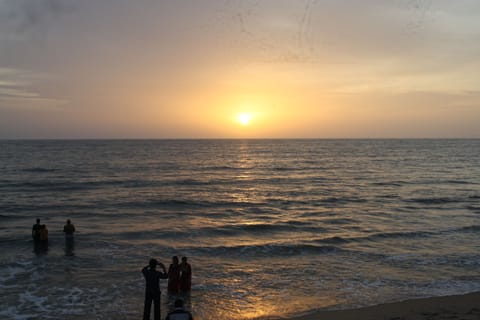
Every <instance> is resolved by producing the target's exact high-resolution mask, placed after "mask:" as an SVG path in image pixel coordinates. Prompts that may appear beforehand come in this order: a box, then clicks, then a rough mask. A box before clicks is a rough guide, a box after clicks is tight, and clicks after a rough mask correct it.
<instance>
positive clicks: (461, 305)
mask: <svg viewBox="0 0 480 320" xmlns="http://www.w3.org/2000/svg"><path fill="white" fill-rule="evenodd" d="M370 319H371V320H373V319H375V320H437V319H438V320H447V319H448V320H457V319H458V320H460V319H461V320H480V292H475V293H470V294H465V295H458V296H446V297H435V298H426V299H415V300H407V301H403V302H395V303H387V304H381V305H377V306H372V307H366V308H360V309H352V310H340V311H319V312H316V313H313V314H309V315H306V316H302V317H297V318H292V319H290V320H370Z"/></svg>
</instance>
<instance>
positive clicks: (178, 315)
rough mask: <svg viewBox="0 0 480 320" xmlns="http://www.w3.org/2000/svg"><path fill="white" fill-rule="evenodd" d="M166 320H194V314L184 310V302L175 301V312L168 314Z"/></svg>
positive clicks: (180, 300)
mask: <svg viewBox="0 0 480 320" xmlns="http://www.w3.org/2000/svg"><path fill="white" fill-rule="evenodd" d="M165 320H193V317H192V314H191V313H190V312H188V311H186V310H185V309H183V300H182V299H177V300H175V310H173V311H172V312H170V313H168V315H167V317H166V318H165Z"/></svg>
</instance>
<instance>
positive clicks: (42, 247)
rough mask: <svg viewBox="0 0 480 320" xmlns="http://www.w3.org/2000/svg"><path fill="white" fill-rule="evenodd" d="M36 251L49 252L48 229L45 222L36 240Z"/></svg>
mask: <svg viewBox="0 0 480 320" xmlns="http://www.w3.org/2000/svg"><path fill="white" fill-rule="evenodd" d="M34 244H35V247H34V251H35V253H36V254H43V253H47V251H48V229H47V227H46V226H45V225H44V224H41V225H40V227H39V228H38V238H37V240H35V243H34Z"/></svg>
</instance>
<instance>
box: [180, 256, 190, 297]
mask: <svg viewBox="0 0 480 320" xmlns="http://www.w3.org/2000/svg"><path fill="white" fill-rule="evenodd" d="M191 289H192V266H191V265H190V264H189V263H188V262H187V257H182V263H180V292H181V293H189V292H190V290H191Z"/></svg>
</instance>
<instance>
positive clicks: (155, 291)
mask: <svg viewBox="0 0 480 320" xmlns="http://www.w3.org/2000/svg"><path fill="white" fill-rule="evenodd" d="M157 266H160V268H162V270H163V272H160V271H157V270H156V267H157ZM142 274H143V277H144V278H145V284H146V286H145V306H144V309H143V320H150V309H151V307H152V302H153V315H154V319H155V320H160V294H161V292H160V283H159V281H160V279H167V278H168V274H167V270H166V269H165V266H164V265H163V263H160V262H158V261H157V260H156V259H150V262H149V263H148V266H145V267H144V268H143V269H142Z"/></svg>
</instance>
